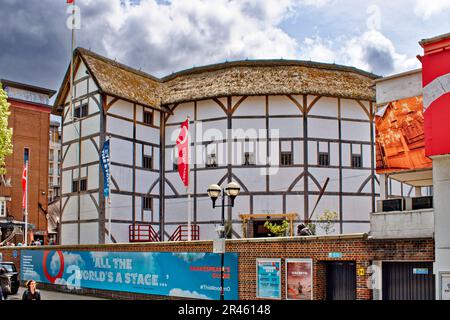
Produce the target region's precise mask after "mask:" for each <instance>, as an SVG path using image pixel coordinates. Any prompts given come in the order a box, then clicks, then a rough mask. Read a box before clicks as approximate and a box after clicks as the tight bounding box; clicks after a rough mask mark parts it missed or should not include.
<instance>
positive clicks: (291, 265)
mask: <svg viewBox="0 0 450 320" xmlns="http://www.w3.org/2000/svg"><path fill="white" fill-rule="evenodd" d="M312 274H313V262H312V259H286V298H287V299H289V300H312V299H313V293H312V292H313V291H312V290H313V278H312V277H313V276H312Z"/></svg>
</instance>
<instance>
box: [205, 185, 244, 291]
mask: <svg viewBox="0 0 450 320" xmlns="http://www.w3.org/2000/svg"><path fill="white" fill-rule="evenodd" d="M240 191H241V188H240V187H239V185H238V184H237V183H236V182H230V183H229V184H228V185H227V186H226V188H225V190H222V188H221V187H220V186H219V185H217V184H212V185H210V186H209V187H208V196H209V197H210V198H211V200H212V202H213V208H217V207H219V208H222V222H221V226H220V229H219V230H220V239H221V240H222V241H223V250H222V252H220V300H225V294H224V284H223V282H224V281H223V271H224V270H223V269H224V264H225V261H224V260H225V207H234V199H235V198H236V197H237V196H238V195H239V192H240ZM221 194H222V205H221V206H217V205H216V201H217V199H218V198H219V196H220V195H221ZM225 194H226V195H227V196H228V197H229V198H230V200H231V203H230V204H227V205H225Z"/></svg>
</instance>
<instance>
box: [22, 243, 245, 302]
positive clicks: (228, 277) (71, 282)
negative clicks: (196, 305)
mask: <svg viewBox="0 0 450 320" xmlns="http://www.w3.org/2000/svg"><path fill="white" fill-rule="evenodd" d="M220 265H221V264H220V255H219V254H214V253H170V252H97V251H43V250H24V251H22V254H21V268H20V272H21V275H20V276H21V280H23V281H26V280H35V281H37V282H40V283H49V284H56V285H66V286H67V287H68V288H69V289H76V288H90V289H99V290H111V291H124V292H133V293H143V294H151V295H160V296H174V297H182V298H195V299H209V300H219V299H220ZM224 270H225V273H224V291H225V299H227V300H237V299H238V298H239V294H238V254H237V253H226V254H225V269H224Z"/></svg>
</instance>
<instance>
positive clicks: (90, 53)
mask: <svg viewBox="0 0 450 320" xmlns="http://www.w3.org/2000/svg"><path fill="white" fill-rule="evenodd" d="M75 51H78V52H79V53H80V54H81V55H83V54H84V55H88V56H91V57H93V58H95V59H99V60H102V61H103V62H105V63H109V64H111V65H114V66H116V67H118V68H120V69H123V70H125V71H128V72H131V73H134V74H137V75H139V76H142V77H146V78H149V79H151V80H153V81H157V82H161V79H159V78H157V77H155V76H153V75H151V74H149V73H147V72H144V71H142V70H137V69H135V68H133V67H130V66H128V65H126V64H124V63H121V62H118V61H116V60H112V59H110V58H107V57H105V56H102V55H100V54H98V53H96V52H93V51H91V50H88V49H86V48H83V47H78V48H76V49H75Z"/></svg>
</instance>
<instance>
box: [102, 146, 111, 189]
mask: <svg viewBox="0 0 450 320" xmlns="http://www.w3.org/2000/svg"><path fill="white" fill-rule="evenodd" d="M109 141H110V140H108V141H105V143H104V144H103V149H102V152H101V155H100V164H101V166H102V171H103V194H104V195H105V198H108V197H109V192H110V191H109V188H110V186H109V180H110V179H109V178H110V168H109Z"/></svg>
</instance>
